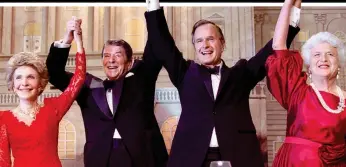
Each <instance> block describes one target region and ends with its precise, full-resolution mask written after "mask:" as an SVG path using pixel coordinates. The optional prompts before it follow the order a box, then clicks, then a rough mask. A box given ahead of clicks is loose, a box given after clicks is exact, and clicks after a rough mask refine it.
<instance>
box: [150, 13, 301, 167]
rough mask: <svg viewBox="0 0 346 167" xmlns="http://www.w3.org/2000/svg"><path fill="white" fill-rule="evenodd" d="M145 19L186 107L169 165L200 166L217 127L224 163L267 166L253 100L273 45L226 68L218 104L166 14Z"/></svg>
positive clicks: (156, 52) (291, 31) (292, 31)
mask: <svg viewBox="0 0 346 167" xmlns="http://www.w3.org/2000/svg"><path fill="white" fill-rule="evenodd" d="M145 17H146V21H147V29H148V40H149V41H150V43H151V44H152V48H153V52H154V54H153V55H154V56H156V58H157V59H158V60H160V61H162V63H163V66H164V67H165V68H166V70H167V71H168V74H169V77H170V79H171V81H172V83H173V84H174V86H175V87H176V88H177V89H178V91H179V95H180V102H181V106H182V112H181V116H180V119H179V123H178V126H177V129H176V132H175V136H174V139H173V143H172V148H171V152H170V157H169V160H168V165H167V166H168V167H200V166H201V165H202V163H203V161H204V159H205V157H206V154H207V151H208V148H209V143H210V140H211V136H212V131H213V128H214V127H215V130H216V135H217V140H218V144H219V149H220V153H221V158H222V160H228V161H230V162H231V164H232V167H263V166H264V162H263V159H262V156H261V150H260V144H259V141H258V139H257V136H256V129H255V126H254V123H253V121H252V118H251V113H250V107H249V95H250V91H251V90H252V89H253V88H254V87H255V86H256V84H257V83H258V82H259V81H261V80H263V79H264V77H265V75H266V69H265V62H266V60H267V58H268V56H270V55H271V54H272V53H273V50H272V40H270V41H269V42H268V43H267V44H266V45H265V46H264V47H263V48H262V49H261V50H260V51H259V52H258V53H257V54H256V55H255V56H254V57H252V58H251V59H249V60H245V59H241V60H239V61H238V62H237V63H236V64H235V65H234V66H232V67H227V66H226V65H225V64H224V65H223V66H222V69H221V80H220V84H219V88H218V92H217V97H216V99H214V96H213V91H212V85H211V77H210V73H208V71H207V70H206V68H205V67H203V66H201V65H199V64H197V63H195V62H194V61H191V60H185V59H184V58H183V55H182V53H181V52H180V51H179V50H178V48H177V47H176V45H175V42H174V39H173V38H172V36H171V35H170V32H169V29H168V26H167V22H166V19H165V17H164V11H163V9H162V8H161V9H159V10H155V11H151V12H146V13H145ZM298 31H299V28H293V27H290V29H289V33H288V41H287V44H288V46H289V45H290V43H291V42H292V40H293V38H294V37H295V35H296V34H297V33H298ZM151 56H152V55H151Z"/></svg>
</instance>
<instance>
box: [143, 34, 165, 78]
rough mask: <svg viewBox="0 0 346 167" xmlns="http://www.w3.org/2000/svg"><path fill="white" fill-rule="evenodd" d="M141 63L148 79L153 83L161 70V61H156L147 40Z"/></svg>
mask: <svg viewBox="0 0 346 167" xmlns="http://www.w3.org/2000/svg"><path fill="white" fill-rule="evenodd" d="M143 61H144V64H145V67H146V69H147V71H148V73H147V75H148V77H149V78H148V79H150V80H151V81H154V82H155V81H156V80H157V77H158V75H159V73H160V71H161V69H162V61H160V60H158V59H157V58H156V57H155V56H154V53H153V50H152V46H151V43H150V41H149V40H147V43H146V45H145V48H144V53H143Z"/></svg>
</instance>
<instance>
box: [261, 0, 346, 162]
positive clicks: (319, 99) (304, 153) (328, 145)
mask: <svg viewBox="0 0 346 167" xmlns="http://www.w3.org/2000/svg"><path fill="white" fill-rule="evenodd" d="M300 3H301V2H300V0H296V1H294V0H286V1H285V3H284V5H283V7H282V9H281V13H280V15H279V19H278V21H277V24H276V27H275V33H274V38H273V49H274V53H273V55H271V56H270V57H269V58H268V60H267V62H266V68H267V72H268V74H267V75H268V76H267V80H268V88H269V90H270V92H271V93H272V95H273V96H274V97H275V98H276V100H277V101H278V102H279V103H280V104H281V105H282V106H283V107H284V108H285V109H286V110H287V112H288V113H287V130H286V139H285V142H284V144H283V145H282V146H281V148H280V150H279V151H278V153H277V155H276V157H275V159H274V162H273V167H321V166H335V167H338V166H346V160H345V139H344V136H345V134H346V112H345V92H344V91H343V90H341V89H340V87H339V86H338V85H337V84H336V80H337V77H338V74H339V68H340V67H342V66H343V65H344V63H345V57H344V56H345V55H344V46H343V42H342V41H341V40H340V39H338V38H337V37H336V36H334V35H333V34H331V33H329V32H320V33H317V34H315V35H313V36H312V37H311V38H310V39H309V40H307V41H306V43H305V44H304V46H303V47H302V55H301V54H300V53H299V52H298V51H289V50H288V49H287V48H286V43H285V42H286V38H287V27H288V24H289V23H288V20H289V13H290V9H291V6H292V4H295V6H296V5H299V6H300ZM303 64H305V65H306V67H307V71H306V72H303ZM308 78H310V79H309V80H310V83H308Z"/></svg>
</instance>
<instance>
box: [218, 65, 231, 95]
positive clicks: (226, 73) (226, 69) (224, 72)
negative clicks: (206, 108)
mask: <svg viewBox="0 0 346 167" xmlns="http://www.w3.org/2000/svg"><path fill="white" fill-rule="evenodd" d="M230 72H231V70H230V68H229V67H227V66H226V64H225V62H223V65H222V68H221V80H220V84H219V89H218V90H217V96H216V98H217V97H218V96H219V94H220V92H221V91H222V89H223V87H224V86H225V84H226V81H227V79H228V77H229V74H230Z"/></svg>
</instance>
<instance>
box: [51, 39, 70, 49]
mask: <svg viewBox="0 0 346 167" xmlns="http://www.w3.org/2000/svg"><path fill="white" fill-rule="evenodd" d="M54 47H56V48H69V47H71V44H66V43H63V40H60V41H54Z"/></svg>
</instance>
